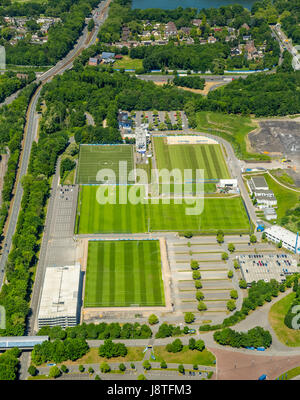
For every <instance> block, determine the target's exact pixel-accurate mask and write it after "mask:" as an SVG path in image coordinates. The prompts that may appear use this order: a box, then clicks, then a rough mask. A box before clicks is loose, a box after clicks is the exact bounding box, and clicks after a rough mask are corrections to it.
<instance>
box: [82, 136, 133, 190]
mask: <svg viewBox="0 0 300 400" xmlns="http://www.w3.org/2000/svg"><path fill="white" fill-rule="evenodd" d="M120 161H123V162H124V161H126V162H127V171H128V173H129V172H130V171H131V170H132V169H134V161H133V146H132V145H127V144H120V145H81V146H80V151H79V165H78V171H77V176H76V183H82V184H95V183H101V182H99V181H98V180H97V179H96V178H97V172H98V171H99V170H101V169H110V170H112V172H113V173H114V174H115V182H113V183H118V182H119V162H120ZM122 169H123V167H122ZM126 178H127V176H126Z"/></svg>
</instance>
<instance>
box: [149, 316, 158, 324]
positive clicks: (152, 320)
mask: <svg viewBox="0 0 300 400" xmlns="http://www.w3.org/2000/svg"><path fill="white" fill-rule="evenodd" d="M148 322H149V324H150V325H155V324H157V323H158V317H157V316H156V315H155V314H151V315H150V317H149V318H148Z"/></svg>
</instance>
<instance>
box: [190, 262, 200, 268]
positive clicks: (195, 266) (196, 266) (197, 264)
mask: <svg viewBox="0 0 300 400" xmlns="http://www.w3.org/2000/svg"><path fill="white" fill-rule="evenodd" d="M191 268H192V269H193V270H197V269H199V263H198V261H196V260H192V261H191Z"/></svg>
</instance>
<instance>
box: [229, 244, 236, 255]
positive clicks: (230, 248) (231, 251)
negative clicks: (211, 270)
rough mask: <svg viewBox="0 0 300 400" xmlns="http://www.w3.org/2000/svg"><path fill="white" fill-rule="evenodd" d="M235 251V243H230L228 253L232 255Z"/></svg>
mask: <svg viewBox="0 0 300 400" xmlns="http://www.w3.org/2000/svg"><path fill="white" fill-rule="evenodd" d="M234 250H235V245H234V244H233V243H228V251H230V253H233V252H234Z"/></svg>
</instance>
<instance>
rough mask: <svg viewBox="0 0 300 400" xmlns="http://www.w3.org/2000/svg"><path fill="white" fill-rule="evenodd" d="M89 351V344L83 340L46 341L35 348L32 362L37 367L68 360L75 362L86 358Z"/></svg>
mask: <svg viewBox="0 0 300 400" xmlns="http://www.w3.org/2000/svg"><path fill="white" fill-rule="evenodd" d="M88 350H89V346H88V344H87V342H86V341H85V340H84V339H81V338H75V339H71V338H67V339H65V340H59V339H56V340H54V341H53V342H49V341H45V342H43V343H42V344H36V345H35V346H34V348H33V350H32V353H31V361H32V362H33V363H34V364H35V365H41V364H43V363H45V362H47V361H54V362H55V363H61V362H62V361H66V360H71V361H75V360H77V359H78V358H81V357H82V356H84V355H85V354H86V353H87V352H88Z"/></svg>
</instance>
